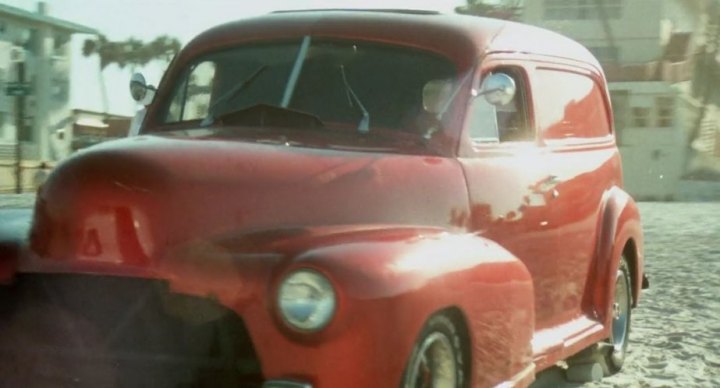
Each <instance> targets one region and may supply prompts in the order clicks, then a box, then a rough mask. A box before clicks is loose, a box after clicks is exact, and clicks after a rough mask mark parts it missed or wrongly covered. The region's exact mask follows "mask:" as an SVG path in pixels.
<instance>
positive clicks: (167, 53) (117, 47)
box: [83, 35, 181, 114]
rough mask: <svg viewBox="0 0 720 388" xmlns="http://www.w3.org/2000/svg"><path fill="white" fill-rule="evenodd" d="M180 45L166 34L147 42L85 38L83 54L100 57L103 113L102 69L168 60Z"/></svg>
mask: <svg viewBox="0 0 720 388" xmlns="http://www.w3.org/2000/svg"><path fill="white" fill-rule="evenodd" d="M180 47H181V45H180V41H179V40H177V39H175V38H172V37H170V36H167V35H163V36H160V37H157V38H156V39H155V40H153V41H151V42H149V43H144V42H142V41H140V40H138V39H135V38H130V39H128V40H126V41H122V42H113V41H109V40H108V39H107V38H106V37H105V36H102V35H100V36H98V37H97V38H95V39H87V40H86V41H85V44H84V45H83V55H84V56H86V57H89V56H91V55H98V56H99V57H100V67H99V71H98V78H99V81H100V91H101V94H102V102H103V110H104V113H106V114H107V111H108V96H107V88H106V86H105V80H104V78H103V70H104V69H105V68H106V67H107V66H108V65H111V64H116V65H118V67H120V68H121V69H123V68H125V66H130V67H131V68H135V67H136V66H145V65H147V64H148V63H150V62H152V61H153V60H165V61H170V60H172V58H173V56H175V55H176V54H177V53H178V52H179V51H180Z"/></svg>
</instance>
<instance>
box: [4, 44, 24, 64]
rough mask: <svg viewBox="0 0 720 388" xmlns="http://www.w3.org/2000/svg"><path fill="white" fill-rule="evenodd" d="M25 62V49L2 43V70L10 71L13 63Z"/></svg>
mask: <svg viewBox="0 0 720 388" xmlns="http://www.w3.org/2000/svg"><path fill="white" fill-rule="evenodd" d="M24 61H25V49H24V48H22V47H20V46H15V45H13V44H11V43H9V42H0V69H2V70H5V71H8V70H9V69H10V67H11V66H12V64H13V63H18V62H24Z"/></svg>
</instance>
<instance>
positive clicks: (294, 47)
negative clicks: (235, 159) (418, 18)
mask: <svg viewBox="0 0 720 388" xmlns="http://www.w3.org/2000/svg"><path fill="white" fill-rule="evenodd" d="M457 78H458V77H457V70H456V68H455V65H454V64H453V63H452V62H451V61H450V60H449V59H447V58H445V57H442V56H440V55H437V54H435V53H431V52H427V51H421V50H417V49H414V48H408V47H398V46H392V45H386V44H378V43H369V42H363V41H354V40H352V41H351V40H320V39H312V41H311V39H310V37H305V38H303V39H298V40H291V41H280V42H269V43H260V44H250V45H244V46H239V47H235V48H232V49H227V50H224V51H220V52H216V53H212V54H209V55H206V56H203V57H200V58H198V59H197V60H196V61H194V62H193V63H192V64H191V65H190V66H189V67H188V68H187V69H186V70H185V71H184V73H183V74H182V75H181V77H180V78H179V79H178V81H177V82H176V84H175V86H174V87H173V94H172V96H171V98H170V99H169V101H168V102H167V103H166V107H165V109H162V110H161V113H160V115H161V117H160V120H159V121H160V122H163V123H165V124H169V125H173V124H182V123H188V122H194V121H200V122H201V125H203V126H207V125H209V124H216V123H217V124H224V125H248V126H256V127H257V126H260V127H275V128H277V127H283V128H286V127H287V128H291V129H294V128H296V127H299V126H300V127H302V126H304V125H303V123H307V122H313V123H316V124H318V125H315V127H319V126H322V127H323V128H325V129H331V130H332V129H335V130H337V129H347V130H348V131H349V132H361V133H365V132H370V133H372V132H373V131H381V132H382V131H398V132H406V133H408V132H409V133H418V134H420V135H425V133H426V132H427V131H429V130H432V131H436V130H438V129H439V128H440V127H442V123H441V121H442V113H443V110H445V109H446V108H447V105H448V102H449V99H450V97H451V96H452V93H451V91H452V89H453V88H454V87H455V86H457V85H458V84H459V82H457ZM438 85H440V86H438ZM258 106H271V107H273V108H283V109H284V111H285V112H287V111H292V112H293V113H295V114H298V113H302V114H303V116H304V117H313V118H316V119H317V120H302V119H297V120H296V119H292V118H290V119H288V118H287V117H286V118H285V119H283V120H273V117H270V116H277V115H278V112H281V110H280V109H270V110H269V109H262V114H257V109H258V108H257V107H258ZM248 110H250V111H253V114H249V115H248V114H244V113H247V112H248ZM238 113H240V115H238ZM241 116H242V117H241ZM247 116H252V117H259V116H262V117H263V118H264V119H258V120H254V119H248V117H247ZM297 117H300V116H299V115H298V116H297Z"/></svg>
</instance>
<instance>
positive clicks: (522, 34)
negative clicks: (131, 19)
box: [181, 9, 600, 70]
mask: <svg viewBox="0 0 720 388" xmlns="http://www.w3.org/2000/svg"><path fill="white" fill-rule="evenodd" d="M305 35H310V36H313V37H336V38H355V39H367V40H374V41H380V42H387V43H395V44H401V45H408V46H415V47H418V48H423V49H430V50H435V51H437V52H439V53H442V54H445V55H447V56H449V57H451V58H453V59H454V60H455V62H456V63H458V64H459V65H461V66H462V65H471V64H472V63H474V61H475V60H476V59H477V58H478V57H479V56H480V55H482V54H487V53H491V52H520V53H528V54H535V55H543V56H547V57H558V58H564V59H570V60H574V61H579V62H584V63H587V64H590V65H593V66H594V67H596V68H597V69H598V70H599V69H600V65H599V64H598V62H597V60H596V59H595V58H594V57H593V55H592V54H591V53H590V52H589V51H588V50H587V49H586V48H585V47H583V46H582V45H580V44H579V43H577V42H575V41H573V40H571V39H569V38H567V37H565V36H562V35H560V34H557V33H554V32H551V31H548V30H544V29H541V28H538V27H533V26H529V25H525V24H520V23H515V22H509V21H504V20H499V19H491V18H484V17H477V16H468V15H458V14H444V13H438V12H433V11H421V10H394V9H389V10H377V9H362V10H346V9H318V10H297V11H292V10H291V11H279V12H274V13H271V14H267V15H263V16H259V17H253V18H248V19H241V20H237V21H234V22H230V23H226V24H222V25H219V26H217V27H214V28H211V29H209V30H207V31H205V32H204V33H202V34H200V35H199V36H197V37H196V38H195V39H193V40H192V41H191V42H190V43H189V44H188V45H187V46H186V48H185V49H184V50H183V53H181V57H194V56H195V55H196V54H198V53H199V52H202V51H209V50H215V49H218V48H221V47H227V46H232V45H234V44H238V43H241V42H247V41H254V40H267V39H278V38H293V37H300V36H305Z"/></svg>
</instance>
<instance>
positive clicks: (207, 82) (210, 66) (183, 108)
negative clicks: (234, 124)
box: [165, 61, 215, 123]
mask: <svg viewBox="0 0 720 388" xmlns="http://www.w3.org/2000/svg"><path fill="white" fill-rule="evenodd" d="M214 79H215V63H214V62H210V61H206V62H201V63H199V64H197V65H196V66H194V67H193V68H192V70H190V73H189V74H188V76H187V78H186V79H185V81H184V82H182V83H181V84H180V86H179V87H178V89H177V90H176V91H175V95H174V96H173V98H172V102H171V103H170V108H169V109H168V113H167V116H166V118H165V122H167V123H171V122H178V121H188V120H199V119H202V118H204V117H205V116H207V113H208V109H209V107H210V97H211V96H212V91H213V90H212V88H213V80H214Z"/></svg>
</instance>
